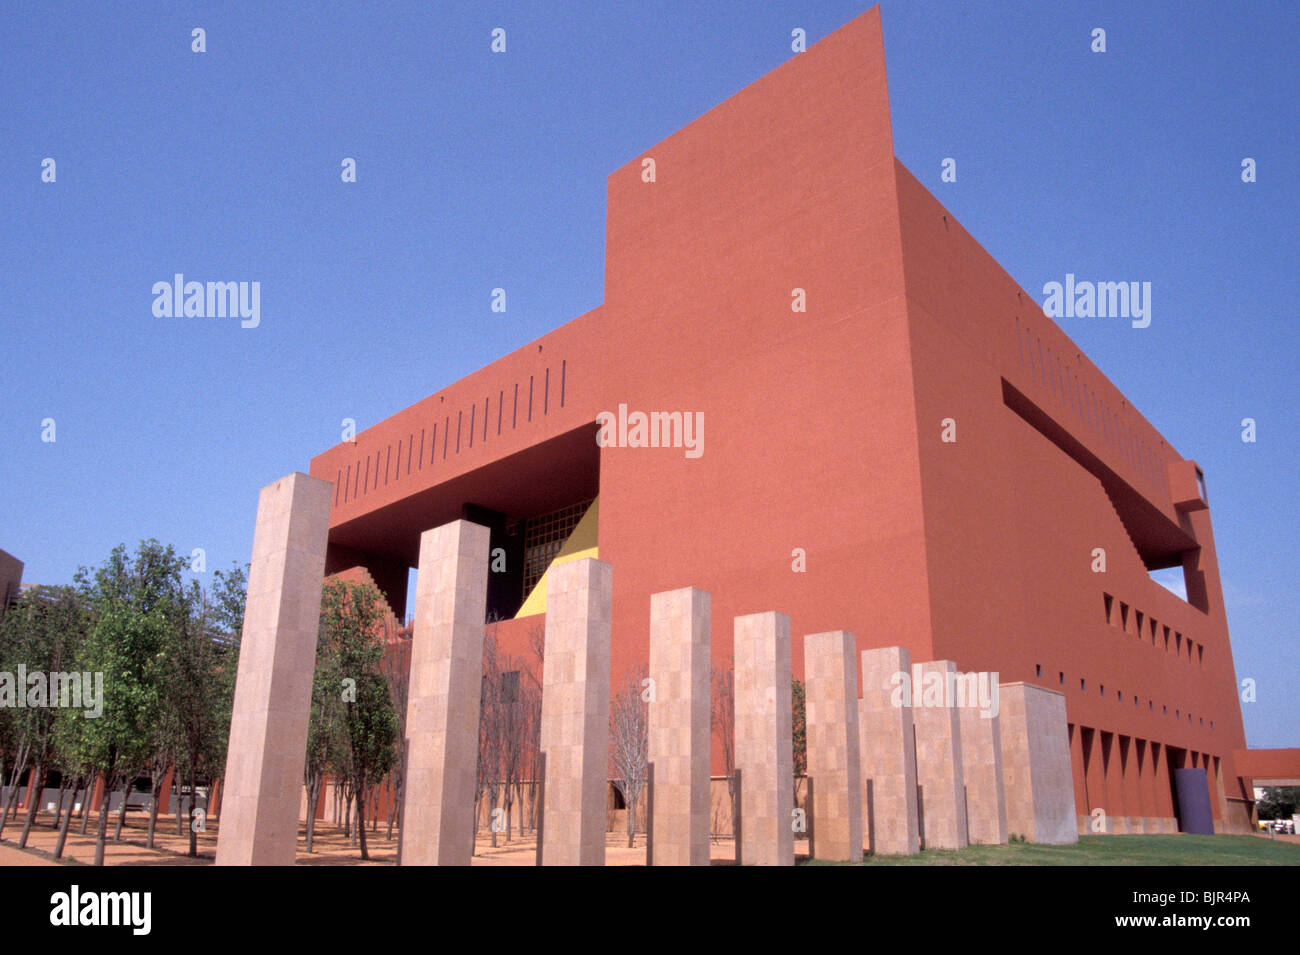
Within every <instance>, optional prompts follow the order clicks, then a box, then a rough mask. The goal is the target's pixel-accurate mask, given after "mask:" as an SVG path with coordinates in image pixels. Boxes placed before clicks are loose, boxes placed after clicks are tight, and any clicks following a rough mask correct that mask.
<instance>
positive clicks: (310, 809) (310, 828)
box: [307, 777, 321, 854]
mask: <svg viewBox="0 0 1300 955" xmlns="http://www.w3.org/2000/svg"><path fill="white" fill-rule="evenodd" d="M320 786H321V779H320V778H319V777H317V778H316V779H313V780H311V781H309V782H308V783H307V852H308V853H309V854H310V853H311V852H312V851H313V849H312V840H313V838H314V837H315V835H316V803H317V802H318V801H319V799H320Z"/></svg>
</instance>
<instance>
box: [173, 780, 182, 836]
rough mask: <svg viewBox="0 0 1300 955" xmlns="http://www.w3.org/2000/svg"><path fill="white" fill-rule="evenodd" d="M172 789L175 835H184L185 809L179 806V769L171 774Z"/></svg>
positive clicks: (180, 787)
mask: <svg viewBox="0 0 1300 955" xmlns="http://www.w3.org/2000/svg"><path fill="white" fill-rule="evenodd" d="M172 789H174V790H175V791H176V835H177V836H178V837H179V836H183V835H185V809H184V807H183V806H182V805H181V789H182V786H181V771H180V769H179V767H178V768H177V769H176V771H175V772H174V773H172Z"/></svg>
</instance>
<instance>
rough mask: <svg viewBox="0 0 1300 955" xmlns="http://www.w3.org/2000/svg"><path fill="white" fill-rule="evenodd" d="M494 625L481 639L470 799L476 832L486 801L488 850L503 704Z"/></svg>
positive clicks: (498, 770)
mask: <svg viewBox="0 0 1300 955" xmlns="http://www.w3.org/2000/svg"><path fill="white" fill-rule="evenodd" d="M496 630H497V627H496V624H495V623H490V624H488V625H487V628H486V632H485V633H484V635H483V689H482V694H481V696H480V697H479V714H478V728H479V739H478V780H477V787H476V795H475V799H474V825H475V829H476V830H477V827H478V818H479V811H480V809H481V806H482V802H483V797H484V796H485V795H486V796H487V799H488V830H489V832H490V834H491V839H492V846H493V848H496V844H497V831H498V828H499V827H498V826H497V821H496V810H497V803H498V802H499V801H500V798H501V786H500V782H501V763H502V750H503V746H502V737H503V735H504V734H503V732H502V730H503V726H502V723H503V709H504V707H503V704H502V695H503V694H502V687H501V659H500V651H499V648H498V646H497V635H496Z"/></svg>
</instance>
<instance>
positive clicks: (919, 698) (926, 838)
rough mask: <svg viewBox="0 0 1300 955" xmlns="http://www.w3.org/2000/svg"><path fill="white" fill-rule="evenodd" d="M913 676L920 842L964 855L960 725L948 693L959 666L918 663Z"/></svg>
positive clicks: (939, 662) (938, 661) (965, 842)
mask: <svg viewBox="0 0 1300 955" xmlns="http://www.w3.org/2000/svg"><path fill="white" fill-rule="evenodd" d="M912 673H913V680H912V684H913V687H912V720H913V722H914V724H915V726H916V781H917V784H918V785H919V786H920V788H921V798H920V808H921V841H922V844H923V845H924V846H925V848H927V849H964V848H966V845H967V844H968V841H969V840H968V837H967V829H966V799H965V794H964V793H963V789H964V787H965V782H964V776H965V773H964V771H963V768H962V755H961V720H960V718H959V717H958V715H957V707H956V706H954V705H953V703H954V702H955V701H954V700H953V698H952V692H951V691H950V689H949V688H950V687H953V686H955V683H956V678H957V664H955V663H953V662H952V661H951V660H935V661H932V662H930V663H919V664H915V665H913V667H912Z"/></svg>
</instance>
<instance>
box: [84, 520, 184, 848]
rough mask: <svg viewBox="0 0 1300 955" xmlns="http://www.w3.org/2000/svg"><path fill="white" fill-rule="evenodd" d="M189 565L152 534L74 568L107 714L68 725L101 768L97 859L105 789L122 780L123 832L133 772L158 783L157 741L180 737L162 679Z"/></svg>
mask: <svg viewBox="0 0 1300 955" xmlns="http://www.w3.org/2000/svg"><path fill="white" fill-rule="evenodd" d="M186 568H187V561H186V559H185V558H184V557H181V556H180V555H178V554H177V553H176V551H175V549H174V548H173V547H172V546H171V545H166V546H164V545H163V544H161V543H159V542H158V541H156V540H147V541H142V542H141V543H140V544H139V545H138V546H137V548H136V552H135V554H134V555H131V554H129V553H128V552H127V549H126V546H125V545H124V544H119V545H118V546H117V547H115V548H113V551H112V553H111V554H110V555H109V557H108V559H107V560H106V561H105V562H104V563H103V564H101V565H100V566H98V567H96V568H93V569H87V568H84V567H83V568H82V569H81V570H79V571H78V572H77V575H76V581H77V586H78V589H79V591H80V592H81V594H82V595H83V598H84V599H85V600H86V602H87V604H88V606H89V607H90V610H91V612H92V615H93V617H94V621H95V622H94V624H93V627H92V629H91V632H90V637H89V638H88V639H87V640H86V642H85V644H84V646H83V651H84V656H85V658H84V660H83V662H82V663H81V665H80V666H79V669H81V670H83V671H90V672H101V673H103V679H104V697H105V699H104V713H103V715H102V716H101V717H99V718H98V719H95V720H90V719H87V720H85V721H84V723H85V725H83V726H81V727H75V728H73V727H69V731H68V733H67V735H68V736H69V737H70V738H75V739H77V740H78V747H79V748H78V751H77V752H75V753H74V754H72V756H73V758H74V759H76V760H77V761H78V762H79V763H82V764H85V765H87V766H88V767H90V769H91V773H92V776H91V778H92V779H93V778H94V775H95V774H99V775H102V777H103V780H104V799H103V801H102V802H101V805H100V825H99V834H98V836H97V837H96V847H95V858H96V864H102V862H103V840H104V837H105V834H106V829H107V807H108V803H109V800H108V794H109V793H111V792H112V791H113V790H114V789H116V788H117V787H118V786H119V785H120V786H121V788H122V805H121V807H120V809H119V812H118V821H117V832H116V838H118V839H120V838H121V834H122V827H123V824H124V822H125V819H126V809H127V800H128V798H129V796H130V790H131V786H132V783H133V782H134V780H135V778H136V776H138V775H139V774H140V772H141V771H142V770H144V769H145V768H146V767H150V766H151V765H152V767H153V769H154V778H155V788H156V785H157V781H158V778H159V776H158V766H159V764H160V763H161V762H163V761H164V759H163V758H161V757H159V749H160V748H164V749H166V750H168V752H170V748H171V747H173V746H174V745H175V738H174V735H173V734H170V733H168V732H166V727H167V725H168V724H169V722H170V721H169V711H168V709H167V708H166V702H167V701H166V694H165V684H166V681H167V679H168V676H169V671H170V669H171V665H170V661H171V659H172V657H173V656H174V655H175V654H176V652H177V634H178V633H179V632H180V631H181V630H182V628H183V627H184V626H185V622H186V620H187V619H188V616H189V613H190V600H189V597H188V594H187V586H186V584H185V581H184V578H183V574H184V571H185V570H186ZM155 796H156V792H155ZM155 804H156V799H155Z"/></svg>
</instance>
